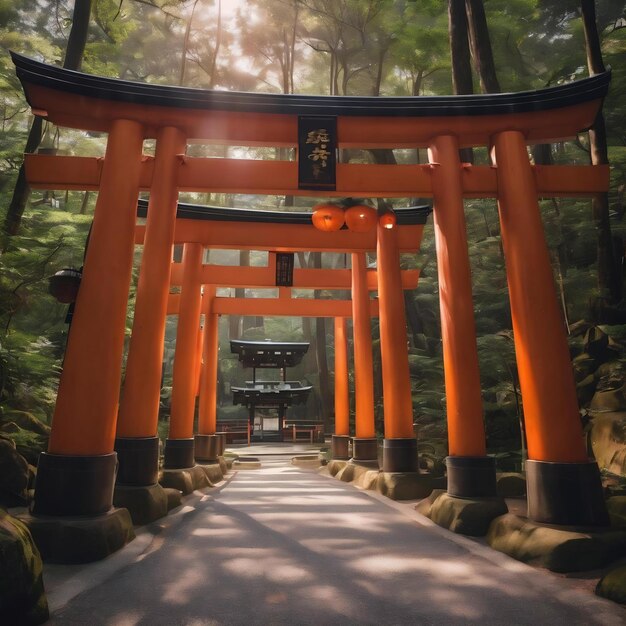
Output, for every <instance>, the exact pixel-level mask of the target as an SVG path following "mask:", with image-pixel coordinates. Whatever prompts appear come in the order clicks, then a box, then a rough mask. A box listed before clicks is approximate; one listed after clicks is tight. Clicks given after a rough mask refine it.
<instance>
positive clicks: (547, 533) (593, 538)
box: [487, 514, 626, 572]
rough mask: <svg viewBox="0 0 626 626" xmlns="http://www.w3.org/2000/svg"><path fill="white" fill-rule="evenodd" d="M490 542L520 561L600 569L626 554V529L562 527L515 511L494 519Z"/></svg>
mask: <svg viewBox="0 0 626 626" xmlns="http://www.w3.org/2000/svg"><path fill="white" fill-rule="evenodd" d="M487 542H488V543H489V545H490V546H491V547H492V548H494V549H495V550H499V551H500V552H504V553H505V554H508V555H509V556H512V557H513V558H515V559H517V560H519V561H523V562H524V563H532V564H536V565H541V566H543V567H547V568H548V569H550V570H552V571H553V572H583V571H586V570H592V569H597V568H599V567H604V566H605V565H608V564H609V563H611V562H612V561H614V560H616V559H618V558H620V557H621V556H623V555H624V554H626V532H623V531H618V530H605V531H602V530H598V531H593V532H586V531H577V530H572V529H561V528H555V527H554V526H546V525H543V524H539V523H537V522H532V521H530V520H528V519H525V518H522V517H518V516H517V515H512V514H507V515H502V516H501V517H498V518H497V519H495V520H494V521H493V522H492V524H491V526H490V527H489V532H488V533H487Z"/></svg>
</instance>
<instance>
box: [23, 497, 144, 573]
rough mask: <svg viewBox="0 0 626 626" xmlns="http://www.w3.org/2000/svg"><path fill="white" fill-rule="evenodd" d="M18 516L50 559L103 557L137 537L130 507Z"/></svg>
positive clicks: (79, 560)
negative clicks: (88, 512) (92, 513)
mask: <svg viewBox="0 0 626 626" xmlns="http://www.w3.org/2000/svg"><path fill="white" fill-rule="evenodd" d="M18 517H19V519H20V521H22V522H24V524H25V525H26V526H27V527H28V529H29V530H30V532H31V534H32V536H33V539H34V540H35V543H36V544H37V547H38V548H39V552H40V553H41V558H42V559H43V560H44V561H45V562H49V563H90V562H92V561H100V560H101V559H104V558H105V557H107V556H109V555H110V554H113V552H116V551H117V550H119V549H120V548H123V547H124V546H125V545H126V544H127V543H128V542H129V541H132V540H133V539H134V538H135V532H134V530H133V521H132V519H131V517H130V513H129V512H128V511H127V510H126V509H116V508H112V509H111V510H110V511H108V512H107V513H105V514H104V515H98V516H95V517H51V516H50V517H48V516H42V517H39V516H31V515H28V514H24V515H19V516H18Z"/></svg>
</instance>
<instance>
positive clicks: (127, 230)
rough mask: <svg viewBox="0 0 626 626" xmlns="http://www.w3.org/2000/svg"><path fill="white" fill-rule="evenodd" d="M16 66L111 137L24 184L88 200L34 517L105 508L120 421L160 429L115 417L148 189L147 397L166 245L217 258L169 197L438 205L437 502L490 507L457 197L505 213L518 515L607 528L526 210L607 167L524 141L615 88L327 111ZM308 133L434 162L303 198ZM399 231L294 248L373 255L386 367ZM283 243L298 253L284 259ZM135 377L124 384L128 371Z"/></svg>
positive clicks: (34, 163)
mask: <svg viewBox="0 0 626 626" xmlns="http://www.w3.org/2000/svg"><path fill="white" fill-rule="evenodd" d="M12 56H13V60H14V63H15V65H16V67H17V74H18V77H19V79H20V80H21V82H22V85H23V87H24V91H25V93H26V97H27V99H28V102H29V104H30V105H31V108H32V109H33V112H34V113H35V114H37V115H40V116H42V117H45V118H46V119H48V120H49V121H51V122H53V123H55V124H58V125H60V126H67V127H72V128H80V129H84V130H92V131H104V132H108V142H107V148H106V153H105V157H104V159H89V158H81V157H58V156H43V155H27V157H26V172H27V179H28V181H29V183H30V184H31V185H33V186H35V187H42V188H48V189H54V188H60V189H98V190H99V195H98V201H97V204H96V210H95V215H94V222H93V229H92V235H91V239H90V245H89V250H88V252H87V257H86V260H85V266H84V273H83V282H82V286H81V289H80V293H79V296H78V300H77V303H76V313H75V316H74V320H73V326H72V332H71V334H70V337H69V342H68V347H67V351H66V357H65V366H64V370H63V374H62V377H61V383H60V387H59V394H58V399H57V406H56V410H55V415H54V421H53V424H52V434H51V438H50V445H49V450H48V452H47V453H44V454H43V455H42V458H41V460H40V464H39V472H38V477H37V486H36V495H35V506H34V513H35V515H56V516H59V517H62V516H64V515H72V514H78V515H88V514H91V515H95V514H102V513H106V512H107V511H109V510H110V507H111V497H112V489H113V482H114V474H115V463H116V455H115V453H114V451H113V448H114V441H115V433H116V426H117V427H118V433H120V432H121V433H122V435H123V436H124V437H128V438H136V439H137V440H139V439H142V438H148V439H150V438H154V436H155V434H156V433H155V431H152V432H149V433H148V432H146V429H145V426H146V423H144V422H143V421H140V420H136V421H134V422H133V424H134V426H133V427H131V426H129V425H128V424H127V423H126V422H123V423H122V422H121V418H120V424H118V420H117V401H118V396H119V390H120V375H121V361H122V351H123V339H124V320H125V315H126V305H127V299H128V290H129V283H130V275H131V267H132V256H133V244H134V237H135V206H136V201H137V195H138V192H139V191H140V190H149V191H150V209H149V211H148V220H147V224H146V228H145V239H144V250H143V255H142V265H141V272H140V278H139V286H138V289H139V290H140V291H141V292H143V293H145V294H146V296H145V298H142V302H143V303H144V304H143V305H141V306H140V302H139V301H138V302H137V308H136V310H135V322H134V324H135V327H136V329H137V330H139V329H140V328H142V329H144V330H143V331H142V332H141V333H137V332H134V333H133V340H134V341H135V343H142V342H143V343H144V344H145V346H144V347H145V354H146V355H149V358H146V360H145V361H144V363H143V370H142V378H143V381H144V382H143V383H142V384H145V385H147V386H148V387H153V386H154V385H155V382H154V381H155V380H156V379H157V372H159V375H160V365H161V359H160V356H161V351H162V338H163V328H164V320H165V314H166V311H167V304H168V290H169V272H170V257H169V251H170V250H171V246H172V244H173V243H174V242H176V241H180V242H187V243H193V242H198V243H204V244H205V245H210V240H211V237H212V236H219V235H217V234H216V233H218V232H220V233H221V232H223V230H222V229H227V227H226V226H222V225H220V227H219V228H216V227H215V225H214V224H209V223H207V222H204V223H196V222H194V221H189V220H184V221H182V220H181V221H180V222H179V223H176V217H175V216H176V200H177V195H178V192H179V191H214V192H215V191H219V192H226V193H233V192H237V193H249V194H284V195H296V194H297V195H305V196H323V197H328V196H336V197H364V196H365V197H428V196H432V197H433V199H434V224H435V236H436V245H437V260H438V274H439V285H440V306H441V321H442V341H443V349H444V371H445V384H446V395H447V418H448V433H449V451H450V456H449V457H448V460H447V464H448V492H449V493H450V494H451V495H453V496H461V497H465V496H482V495H491V494H492V493H493V487H494V480H493V476H494V463H493V459H491V458H490V457H488V456H487V455H486V447H485V437H484V425H483V415H482V403H481V396H480V378H479V371H478V359H477V351H476V340H475V326H474V314H473V306H472V290H471V279H470V268H469V259H468V254H467V240H466V232H465V218H464V213H463V198H468V197H495V198H497V200H498V208H499V214H500V223H501V233H502V245H503V248H504V253H505V258H506V270H507V278H508V283H509V294H510V302H511V314H512V319H513V330H514V337H515V349H516V358H517V363H518V371H519V376H520V386H521V391H522V397H523V402H524V412H525V419H526V429H527V440H528V455H529V460H528V462H527V464H526V471H527V482H528V503H529V511H528V512H529V517H530V518H531V519H534V520H536V521H545V522H550V523H556V524H586V525H594V524H604V523H606V521H607V515H606V510H605V507H604V502H603V499H602V493H601V483H600V476H599V471H598V467H597V464H596V463H594V462H592V461H590V460H589V458H588V457H587V452H586V447H585V445H584V440H583V436H582V428H581V424H580V419H579V414H578V405H577V400H576V393H575V385H574V380H573V375H572V370H571V364H570V361H569V352H568V349H567V342H566V337H565V334H564V330H563V327H562V323H561V318H560V311H559V309H558V305H557V299H556V297H555V292H554V284H553V278H552V270H551V266H550V259H549V255H548V251H547V247H546V243H545V237H544V234H543V229H542V223H541V217H540V214H539V210H538V202H537V200H538V198H539V197H549V196H590V195H593V194H595V193H599V192H603V191H605V190H606V189H607V188H608V177H609V171H608V167H607V166H533V165H531V163H530V161H529V157H528V151H527V145H528V144H529V143H547V142H553V141H560V140H564V139H567V138H570V137H572V136H575V135H576V133H578V132H579V131H581V130H582V129H586V128H588V127H589V126H591V124H592V123H593V121H594V118H595V116H596V114H597V112H598V110H599V108H600V105H601V101H602V98H603V97H604V96H605V94H606V91H607V88H608V83H609V79H610V76H609V74H608V73H605V74H600V75H597V76H594V77H592V78H588V79H584V80H580V81H576V82H573V83H569V84H566V85H561V86H557V87H552V88H549V89H543V90H538V91H532V92H522V93H518V94H494V95H481V96H441V97H439V96H437V97H426V98H424V97H406V98H369V97H323V96H294V95H271V94H247V93H230V92H211V91H204V90H197V89H189V88H180V87H169V86H161V85H148V84H140V83H133V82H128V81H119V80H112V79H108V78H103V77H96V76H89V75H86V74H82V73H79V72H72V71H68V70H65V69H61V68H58V67H53V66H49V65H46V64H43V63H39V62H36V61H33V60H30V59H27V58H25V57H23V56H20V55H16V54H13V55H12ZM307 124H308V126H307ZM311 124H312V126H311ZM316 124H317V126H318V127H319V126H320V125H324V128H326V126H328V127H329V128H331V129H332V130H333V134H334V135H335V136H334V137H331V140H333V142H334V143H332V146H331V147H332V148H333V149H334V148H335V147H340V148H363V149H378V148H418V147H427V148H428V151H429V163H428V164H425V165H395V166H391V165H372V164H352V163H347V164H343V163H337V164H336V167H333V168H332V170H333V174H335V176H333V177H332V180H327V181H326V182H325V183H324V185H321V186H318V187H314V189H313V190H311V180H310V177H308V178H307V175H306V174H304V175H303V174H302V172H300V171H299V166H301V165H302V164H303V163H305V162H306V158H302V157H303V155H304V154H306V149H307V146H306V136H307V135H306V133H307V129H309V131H308V132H310V129H311V128H315V125H316ZM302 133H304V139H303V135H302ZM145 138H156V140H157V148H156V156H155V158H154V159H152V158H150V157H145V156H143V155H142V144H143V140H144V139H145ZM190 139H205V140H208V141H211V142H213V143H230V144H236V145H269V146H291V147H293V146H298V147H299V154H300V157H301V158H300V161H299V163H297V162H289V161H245V160H238V159H203V158H190V157H187V156H185V146H186V143H187V141H188V140H190ZM468 146H488V147H489V148H490V149H491V154H492V160H493V166H472V165H468V164H464V163H461V162H460V160H459V148H462V147H468ZM328 154H331V155H332V154H333V150H329V151H328ZM309 156H311V153H309ZM309 165H310V164H309ZM233 227H234V228H237V226H236V225H234V226H233ZM399 230H400V229H391V230H385V229H383V228H382V227H381V226H380V225H379V226H378V228H377V232H376V233H351V232H349V231H337V232H334V233H322V232H319V233H317V232H315V231H314V229H313V228H312V227H309V226H305V225H294V233H296V232H297V233H298V235H297V237H296V235H295V234H294V237H296V239H297V238H298V237H300V238H301V239H299V241H301V242H302V243H301V245H302V246H305V247H306V248H307V249H309V250H310V249H311V246H313V248H315V249H319V250H327V249H334V248H337V249H343V250H351V249H353V246H352V242H363V241H365V240H368V238H369V240H368V242H369V246H372V247H376V250H377V258H378V279H379V284H378V293H379V306H380V328H381V351H382V363H383V368H384V369H386V370H387V371H393V370H394V368H395V367H397V366H398V364H399V363H400V362H401V361H402V360H403V359H406V325H405V320H404V310H403V302H402V298H401V297H400V294H401V281H400V269H399V265H398V251H399V242H398V239H399V233H398V231H399ZM257 231H258V233H259V236H261V234H262V236H264V237H269V238H271V236H272V229H271V228H262V227H261V226H260V225H258V226H256V227H255V228H252V229H246V232H247V235H246V236H249V237H251V238H253V237H255V236H256V232H257ZM211 233H213V235H212V234H211ZM305 242H306V243H305ZM280 243H281V242H276V241H273V242H271V243H269V244H268V245H269V247H271V246H272V245H273V246H280ZM293 243H294V242H293V241H289V248H290V249H292V248H293V246H292V244H293ZM295 246H296V247H297V246H298V243H297V241H296V243H295ZM142 336H143V337H144V339H141V337H142ZM128 367H129V370H128V372H127V382H126V384H127V385H128V383H129V379H128V377H129V376H132V364H131V363H130V362H129V366H128ZM385 385H386V386H385V388H384V415H385V441H384V462H383V470H386V471H414V470H415V469H416V467H415V449H416V442H415V438H414V435H413V431H412V406H411V390H410V385H409V381H408V379H407V378H406V377H404V376H399V377H393V376H389V377H387V378H386V381H385ZM125 397H126V394H125ZM156 401H157V400H156V396H155V399H154V402H155V403H156ZM122 408H123V407H122ZM155 408H156V405H155ZM152 419H154V418H152ZM131 421H132V420H131ZM120 429H121V430H120ZM68 484H72V487H73V490H74V494H75V499H74V500H72V501H71V502H70V501H68V500H67V498H64V497H63V493H64V489H65V487H66V486H67V485H68Z"/></svg>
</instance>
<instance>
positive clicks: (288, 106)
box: [11, 52, 611, 117]
mask: <svg viewBox="0 0 626 626" xmlns="http://www.w3.org/2000/svg"><path fill="white" fill-rule="evenodd" d="M11 58H12V59H13V62H14V63H15V67H16V73H17V76H18V78H19V79H20V81H21V82H22V84H32V85H40V86H43V87H49V88H51V89H57V90H60V91H64V92H68V93H74V94H78V95H82V96H87V97H90V98H101V99H104V100H112V101H118V102H126V103H135V104H141V105H150V106H167V107H177V108H181V109H200V110H202V109H204V110H207V111H235V112H247V113H278V114H291V115H338V116H339V115H342V116H368V117H429V116H437V117H442V116H458V115H496V114H511V113H525V112H529V111H546V110H550V109H557V108H560V107H566V106H571V105H575V104H581V103H584V102H589V101H592V100H596V99H598V98H603V97H604V96H605V95H606V93H607V91H608V86H609V82H610V79H611V73H610V71H607V72H603V73H602V74H597V75H595V76H592V77H590V78H584V79H582V80H577V81H573V82H571V83H567V84H565V85H558V86H556V87H548V88H545V89H537V90H533V91H522V92H518V93H499V94H478V95H459V96H412V97H382V98H381V97H372V96H304V95H292V94H269V93H245V92H236V91H211V90H205V89H194V88H190V87H174V86H169V85H155V84H150V83H139V82H132V81H126V80H119V79H114V78H107V77H104V76H93V75H91V74H84V73H82V72H75V71H73V70H68V69H64V68H61V67H57V66H54V65H48V64H46V63H41V62H39V61H35V60H34V59H30V58H28V57H25V56H23V55H21V54H17V53H15V52H11Z"/></svg>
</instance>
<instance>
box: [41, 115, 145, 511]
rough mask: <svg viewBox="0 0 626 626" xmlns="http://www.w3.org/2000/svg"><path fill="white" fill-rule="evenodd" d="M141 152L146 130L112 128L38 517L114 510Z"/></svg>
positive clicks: (45, 456)
mask: <svg viewBox="0 0 626 626" xmlns="http://www.w3.org/2000/svg"><path fill="white" fill-rule="evenodd" d="M142 145H143V127H142V125H141V124H139V123H137V122H134V121H129V120H115V121H114V122H113V123H112V124H111V128H110V131H109V138H108V142H107V148H106V153H105V157H104V163H103V167H102V176H101V179H100V192H99V194H98V201H97V203H96V209H95V213H94V220H93V226H92V230H91V237H90V239H89V246H88V249H87V255H86V258H85V266H84V270H83V278H82V282H81V286H80V290H79V293H78V298H77V300H76V311H75V313H74V318H73V320H72V327H71V331H70V333H69V340H68V344H67V350H66V352H65V361H64V365H63V373H62V374H61V382H60V385H59V393H58V396H57V403H56V408H55V412H54V418H53V421H52V431H51V434H50V443H49V446H48V452H44V453H42V454H41V456H40V458H39V467H38V471H37V482H36V486H35V502H34V507H33V514H35V515H100V514H102V513H106V512H107V511H109V509H110V508H111V504H112V501H113V487H114V483H115V469H116V465H117V454H116V453H115V452H114V451H113V445H114V440H115V422H116V417H117V403H118V399H119V392H120V379H121V370H122V354H123V351H124V331H125V328H126V306H127V304H128V291H129V287H130V280H131V273H132V266H133V251H134V245H135V244H134V238H135V236H134V231H135V221H136V208H137V196H138V194H139V173H140V168H141V151H142Z"/></svg>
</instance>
